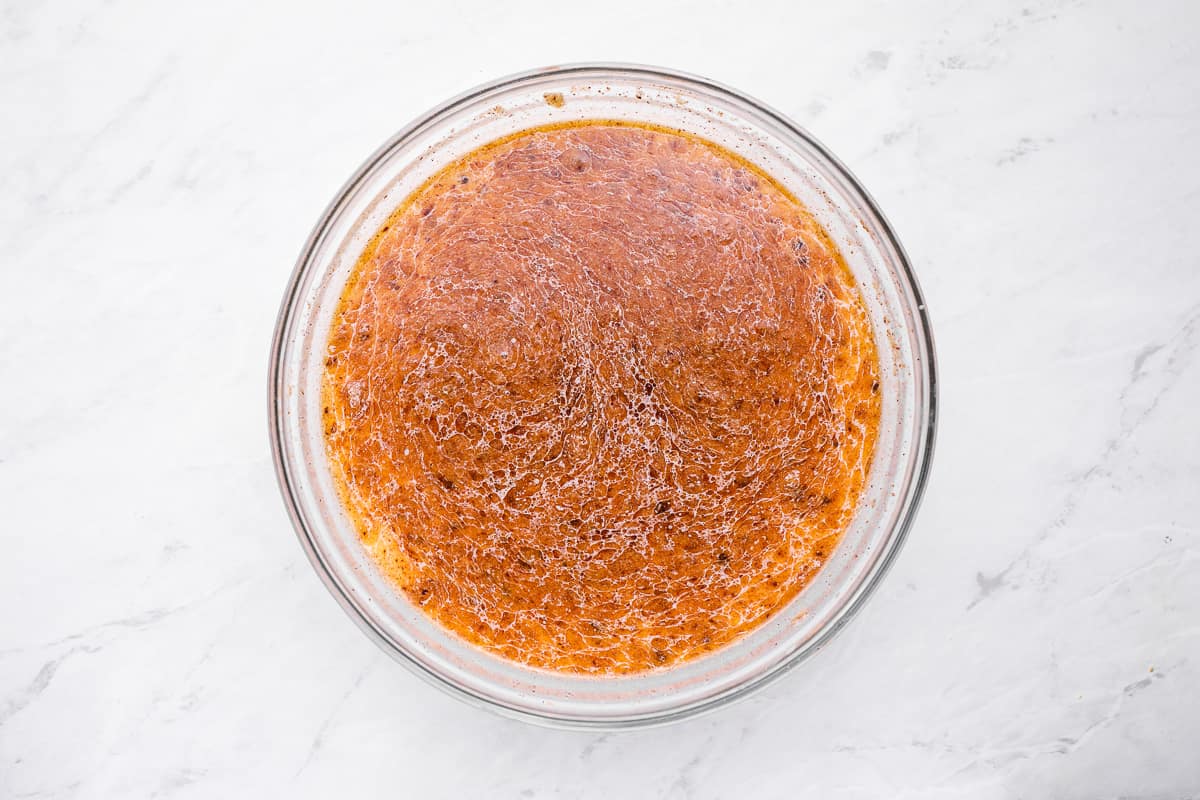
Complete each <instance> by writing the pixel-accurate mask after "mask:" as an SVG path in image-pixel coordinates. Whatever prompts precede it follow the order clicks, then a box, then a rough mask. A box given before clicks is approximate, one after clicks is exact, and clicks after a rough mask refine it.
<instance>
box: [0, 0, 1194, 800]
mask: <svg viewBox="0 0 1200 800" xmlns="http://www.w3.org/2000/svg"><path fill="white" fill-rule="evenodd" d="M309 5H310V4H299V5H297V4H291V3H283V2H275V3H263V4H243V3H234V2H229V1H228V0H218V2H215V3H197V4H176V3H153V2H138V1H137V0H114V1H113V2H105V3H101V2H91V1H89V0H83V1H82V2H63V3H32V2H20V0H18V2H8V3H5V4H4V5H3V7H2V10H0V64H2V66H0V107H2V108H3V109H4V112H5V113H4V117H5V121H4V123H3V125H2V126H0V145H2V146H0V174H2V175H3V176H4V191H3V193H2V194H0V208H2V209H3V213H2V214H0V240H2V241H3V247H2V252H3V261H2V262H0V263H2V268H0V280H2V285H3V291H2V292H0V367H2V368H3V369H2V374H3V376H4V378H3V383H2V386H3V392H0V398H2V399H0V410H2V411H3V414H2V417H0V418H2V419H3V422H2V423H0V507H2V508H3V509H4V512H3V515H2V516H0V536H2V539H3V543H4V551H5V557H4V558H3V559H0V796H2V797H12V798H18V797H21V798H32V797H37V798H51V797H55V798H75V797H79V798H109V797H171V798H191V797H220V798H225V797H243V796H245V797H248V796H268V797H272V796H283V795H286V796H289V797H298V798H299V797H328V796H339V797H385V796H386V797H423V798H442V797H445V798H464V797H466V798H472V797H514V798H559V797H588V798H592V797H595V798H608V797H641V796H646V797H662V798H694V799H696V800H700V799H702V798H737V797H745V796H752V795H753V796H762V797H779V798H783V797H787V798H796V797H806V798H807V797H814V798H877V797H889V798H960V797H980V798H1009V797H1012V798H1100V797H1124V798H1142V800H1150V798H1186V797H1191V798H1194V797H1200V579H1198V576H1200V416H1198V414H1200V411H1198V409H1200V350H1198V346H1200V261H1198V257H1197V252H1200V248H1198V246H1197V244H1198V243H1197V238H1196V237H1197V234H1196V229H1197V219H1198V218H1200V160H1198V156H1197V145H1198V144H1200V45H1198V39H1197V37H1196V35H1195V34H1196V31H1197V29H1198V23H1200V10H1198V9H1200V7H1198V6H1196V5H1195V4H1192V3H1187V2H1173V3H1172V2H1153V3H1148V4H1142V5H1136V4H1130V3H1119V2H1063V0H1024V2H1004V3H990V4H985V3H972V4H967V3H944V2H940V1H939V2H932V1H929V2H927V1H924V0H922V1H921V2H913V3H885V2H875V3H867V4H861V3H825V4H803V5H804V7H803V8H801V4H795V6H794V7H793V4H791V3H787V2H783V1H782V0H779V1H778V2H770V3H763V4H759V5H758V6H757V10H756V11H754V12H753V13H751V12H749V11H747V10H746V9H745V8H743V6H741V5H739V4H734V3H720V4H709V3H701V2H697V1H696V0H668V1H667V2H663V3H652V2H645V0H642V1H641V2H613V3H604V4H601V5H595V4H593V5H592V6H590V7H587V8H586V9H585V10H576V11H572V10H571V9H570V8H569V6H570V5H571V4H566V3H549V2H515V3H483V2H475V3H470V4H466V5H463V6H458V5H456V4H451V3H431V4H419V5H412V6H405V5H404V4H400V3H393V4H373V5H365V4H357V3H349V4H342V3H327V4H321V5H320V6H317V5H316V4H311V5H312V7H309ZM601 59H603V60H621V61H635V62H643V63H656V64H663V65H667V66H672V67H675V68H678V69H683V70H687V71H692V72H697V73H700V74H704V75H708V76H711V77H714V78H716V79H718V80H721V81H723V82H725V83H728V84H731V85H734V86H737V87H739V88H741V89H743V90H744V91H746V92H748V93H750V94H752V95H755V96H757V97H759V98H761V99H763V100H765V101H766V102H768V103H770V104H772V105H774V106H776V107H778V108H780V109H781V110H783V111H784V112H785V113H787V114H790V115H792V116H793V117H794V118H796V119H797V120H799V121H800V122H801V123H802V124H804V125H806V126H807V127H808V128H809V129H810V130H812V131H813V132H814V133H815V134H816V135H817V136H818V137H819V138H821V139H822V140H823V141H824V142H825V143H826V144H828V145H829V146H830V148H831V149H832V150H833V151H834V152H835V153H837V154H838V155H839V156H840V157H841V158H842V159H843V160H844V161H845V162H846V163H847V164H848V165H849V166H850V168H851V169H852V170H853V171H855V173H856V174H857V175H858V176H859V177H860V178H861V179H862V180H863V182H864V183H865V184H866V185H867V186H868V187H869V188H870V190H871V191H872V192H873V193H874V195H875V196H876V198H877V199H878V200H879V202H880V204H881V205H882V207H883V208H884V209H885V211H886V212H887V213H888V214H889V216H890V217H891V219H892V221H893V223H894V224H895V226H896V228H897V230H898V232H899V234H900V236H901V238H902V240H903V241H904V242H905V244H906V246H907V248H908V250H909V253H910V255H911V256H912V259H913V261H914V262H915V264H916V265H917V269H918V272H919V276H920V279H921V281H922V283H923V285H924V289H925V292H926V295H927V299H928V304H929V308H930V310H931V313H932V316H933V322H934V327H935V333H936V336H937V340H938V346H939V363H940V368H941V378H942V385H941V404H942V416H941V426H940V431H939V437H938V438H939V442H938V451H937V455H936V458H935V460H934V470H933V479H932V482H931V484H930V486H929V490H928V493H927V495H926V499H925V503H924V506H923V508H922V510H921V513H920V515H919V518H918V520H917V525H916V527H915V530H914V531H913V534H912V537H911V539H910V541H909V543H908V545H907V546H906V548H905V550H904V552H903V553H902V555H901V557H900V559H899V560H898V562H897V563H896V565H895V568H894V569H893V571H892V572H891V573H890V574H889V576H888V578H887V579H886V581H885V582H884V583H883V585H882V586H881V587H880V589H879V591H878V592H877V594H876V595H875V596H874V598H873V599H872V601H871V602H870V603H869V604H868V606H867V608H866V609H865V610H864V612H863V613H862V614H861V615H860V616H859V617H858V618H857V619H856V620H855V621H854V623H853V624H852V625H851V626H850V627H849V628H848V629H847V630H846V631H845V632H844V634H843V635H841V636H840V637H839V638H838V639H837V640H836V641H835V642H834V643H833V644H832V645H830V646H829V647H828V648H826V649H825V650H823V651H822V652H821V653H819V654H818V655H817V656H816V657H815V658H813V659H812V660H811V661H809V662H808V663H807V664H805V665H804V666H803V667H802V668H801V669H798V670H796V671H795V672H793V673H792V674H790V675H789V676H788V677H786V678H785V679H784V680H782V681H779V682H778V683H776V684H774V685H773V686H771V687H770V688H769V689H767V690H766V691H764V692H762V693H760V694H758V695H756V696H754V697H753V698H751V699H749V700H747V701H745V702H742V703H740V704H737V705H735V706H732V707H729V708H726V709H723V710H721V711H719V712H717V713H714V714H712V715H710V716H706V717H703V718H700V719H696V720H693V721H689V722H685V723H682V724H678V725H675V726H671V727H668V728H663V729H656V730H648V731H640V732H635V733H623V734H602V735H601V734H588V733H571V732H561V731H552V730H544V729H540V728H537V727H532V726H528V725H525V724H522V723H518V722H512V721H507V720H503V719H500V718H498V717H494V716H492V715H489V714H487V713H485V712H482V711H479V710H476V709H473V708H470V707H468V706H467V705H464V704H462V703H459V702H458V701H456V700H454V699H451V698H449V697H447V696H444V695H443V694H441V693H439V692H438V691H436V690H435V689H433V688H430V687H429V686H427V685H426V684H425V683H423V682H422V681H420V680H419V679H417V678H416V677H414V676H412V675H410V674H409V673H408V672H406V671H405V670H404V669H402V668H400V667H399V666H397V665H396V664H394V663H393V662H391V661H390V660H389V659H388V658H387V657H386V656H385V655H384V654H383V653H381V652H380V651H379V650H377V649H376V647H375V646H374V645H373V644H372V643H371V642H369V641H368V640H367V639H366V638H365V637H364V636H363V635H362V634H361V633H360V632H359V631H358V630H357V629H356V628H355V627H354V625H352V624H351V623H350V622H349V620H348V619H347V618H346V617H345V616H344V614H343V613H342V611H341V610H340V609H339V608H338V607H337V605H336V604H335V603H334V601H333V600H332V599H331V598H330V597H329V595H328V594H327V593H326V591H325V589H324V588H323V587H322V585H321V584H320V581H319V580H318V579H317V577H316V576H315V575H314V573H313V571H312V570H311V569H310V567H309V565H308V563H307V562H306V560H305V558H304V556H303V554H302V552H301V549H300V547H299V546H298V545H297V543H296V541H295V537H294V535H293V533H292V530H291V527H290V525H289V523H288V520H287V517H286V515H285V512H284V508H283V505H282V502H281V500H280V497H279V493H278V491H277V489H276V486H275V478H274V474H273V472H272V467H271V461H270V455H269V451H268V445H267V435H266V362H267V351H268V342H269V339H270V334H271V329H272V326H273V323H274V320H275V311H276V307H277V304H278V302H279V298H280V297H281V294H282V291H283V288H284V285H285V282H286V280H287V277H288V275H289V273H290V271H291V268H292V264H293V260H294V258H295V257H296V254H297V253H298V251H299V249H300V246H301V244H302V242H303V240H304V238H305V236H306V235H307V233H308V231H309V229H310V227H311V225H312V224H313V223H314V221H315V220H316V218H317V216H318V214H319V213H320V212H321V210H322V209H323V207H324V205H325V203H326V202H327V201H328V200H329V198H330V197H331V196H332V195H333V193H334V191H335V190H336V189H337V188H338V187H339V186H340V184H341V183H342V181H343V180H344V179H345V178H346V177H347V176H348V175H349V173H350V172H351V171H352V170H353V169H354V168H355V167H356V166H357V165H358V163H359V162H360V161H361V160H362V159H363V158H364V157H365V156H366V155H367V154H368V153H369V152H371V151H372V150H373V149H374V148H375V147H376V146H377V145H378V144H380V143H381V142H382V141H383V140H384V139H385V138H387V136H388V135H390V134H391V133H392V132H393V131H394V130H396V129H397V128H399V127H400V126H401V125H403V124H404V123H405V122H406V121H408V120H409V119H411V118H412V117H413V116H415V115H416V114H418V113H419V112H421V111H423V110H425V109H426V108H428V107H430V106H432V105H434V104H436V103H438V102H439V101H441V100H442V99H444V98H445V97H448V96H450V95H452V94H456V93H458V92H460V91H462V90H464V89H466V88H469V87H471V86H473V85H474V84H477V83H479V82H481V81H484V80H487V79H489V78H492V77H495V76H498V75H501V74H505V73H509V72H513V71H517V70H521V69H525V68H528V67H531V66H537V65H545V64H552V63H560V62H568V61H581V60H601Z"/></svg>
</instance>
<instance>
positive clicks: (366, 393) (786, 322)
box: [323, 122, 879, 673]
mask: <svg viewBox="0 0 1200 800" xmlns="http://www.w3.org/2000/svg"><path fill="white" fill-rule="evenodd" d="M877 371H878V358H877V354H876V350H875V345H874V339H873V337H872V334H871V329H870V325H869V322H868V320H867V316H866V312H865V309H864V307H863V304H862V300H861V297H860V295H859V293H858V290H857V289H856V287H855V286H854V284H853V281H852V279H851V277H850V275H849V272H848V271H847V269H846V268H845V265H844V263H843V262H842V260H841V257H840V255H839V254H838V253H837V252H836V250H835V249H834V246H833V245H832V243H831V242H830V240H829V239H828V237H827V235H826V234H825V233H824V231H823V230H822V229H821V228H820V226H819V225H818V224H817V223H816V222H815V221H814V220H813V219H812V217H811V216H810V215H809V213H808V212H807V211H806V210H805V209H804V207H803V206H801V205H800V204H799V203H798V202H797V201H796V200H794V199H793V198H792V197H790V196H789V195H788V194H787V193H786V192H785V191H784V190H783V189H782V188H781V187H779V186H778V185H777V184H775V183H774V182H773V181H772V180H771V179H769V178H768V177H767V176H765V175H763V174H762V173H760V172H758V171H757V170H756V169H754V168H752V167H750V166H749V165H748V164H747V163H746V162H744V161H742V160H740V159H739V158H738V157H736V156H734V155H733V154H732V153H729V152H727V151H725V150H723V149H721V148H719V147H717V146H716V145H713V144H711V143H707V142H704V141H702V140H699V139H696V138H693V137H691V136H688V135H684V134H680V133H675V132H671V131H666V130H659V129H651V128H644V127H639V126H632V125H623V124H615V123H599V122H595V123H582V124H577V125H572V126H561V127H548V128H542V129H535V130H533V131H526V132H523V133H521V134H517V135H515V136H513V137H510V138H508V139H504V140H501V141H500V142H497V143H494V144H491V145H488V146H487V147H485V148H483V149H481V150H477V151H475V152H474V153H472V154H470V155H469V156H467V157H466V158H465V159H463V160H462V161H460V162H457V163H455V164H452V165H451V166H449V167H447V168H446V169H444V170H443V171H442V172H440V173H439V174H438V175H436V176H435V177H434V178H433V179H431V180H430V181H429V182H428V183H426V184H425V186H423V187H422V188H421V189H419V190H418V191H417V192H416V193H415V194H414V195H413V196H412V197H411V198H410V199H409V200H408V201H406V202H405V203H404V204H403V205H402V206H401V207H400V208H399V209H398V210H397V211H396V212H395V213H394V214H393V215H392V217H391V218H390V219H389V220H388V222H387V224H386V225H385V226H384V227H383V228H382V229H381V231H380V232H379V233H378V235H377V236H376V237H375V238H374V240H373V241H372V242H371V244H370V245H369V246H368V247H367V249H366V251H365V253H364V254H363V256H362V258H361V260H360V262H359V264H358V266H357V267H356V270H355V272H354V274H353V276H352V277H351V279H350V281H349V283H348V284H347V287H346V289H345V292H344V294H343V297H342V300H341V304H340V306H339V308H338V311H337V313H336V315H335V318H334V322H333V326H332V330H331V336H330V340H329V353H328V358H327V360H326V369H325V376H324V385H323V406H324V425H325V433H326V439H327V446H328V453H329V456H330V460H331V463H332V465H333V470H334V475H335V479H336V481H337V482H338V484H339V489H340V491H341V493H342V496H343V500H344V502H345V503H346V504H347V508H348V509H349V511H350V512H351V515H352V517H353V518H354V519H355V520H356V523H357V525H358V528H359V531H360V534H361V536H362V539H363V542H364V544H365V546H366V547H367V548H368V549H369V551H370V552H371V554H372V556H373V557H374V559H375V561H376V562H377V563H378V565H379V566H380V568H381V569H382V570H383V571H384V572H385V573H386V574H387V575H388V576H389V577H390V579H391V580H392V581H393V582H394V583H395V585H396V586H397V587H399V588H400V589H401V590H402V591H403V592H405V593H406V594H407V595H408V596H409V597H410V598H411V599H412V601H413V602H415V603H416V604H418V605H419V606H420V607H421V608H422V609H424V611H425V612H426V613H428V614H429V615H430V616H432V617H433V618H434V619H435V620H437V621H438V622H440V623H441V624H442V625H444V626H445V627H447V628H449V629H451V630H452V631H454V632H455V633H457V634H459V635H460V636H462V637H464V638H466V639H467V640H469V641H471V642H474V643H475V644H477V645H480V646H482V647H485V648H487V649H489V650H491V651H493V652H495V653H497V654H499V655H501V656H504V657H507V658H510V659H513V660H516V661H519V662H523V663H525V664H529V665H533V666H537V667H543V668H548V669H554V670H563V671H567V672H582V673H628V672H637V671H641V670H646V669H652V668H656V667H662V666H667V665H670V664H674V663H677V662H680V661H682V660H685V659H688V658H691V657H694V656H696V655H698V654H701V653H703V652H706V651H709V650H712V649H714V648H716V647H719V646H721V645H723V644H726V643H728V642H730V641H731V640H733V639H734V638H736V637H738V636H739V635H741V634H743V633H744V632H746V631H748V630H750V629H752V628H754V627H756V626H758V625H760V624H761V623H763V622H764V621H765V620H766V619H767V618H768V617H769V616H770V615H771V614H772V613H773V612H775V611H777V610H778V609H780V608H781V607H783V606H784V605H785V604H786V603H787V602H788V601H789V600H790V599H791V598H793V597H794V596H795V595H796V593H797V592H798V591H799V590H800V589H801V588H803V587H804V585H805V584H806V583H808V582H809V581H810V580H811V579H812V577H813V576H814V574H815V573H816V572H817V571H818V570H819V569H820V567H821V565H822V564H823V563H824V560H825V559H826V558H827V557H828V555H829V554H830V553H831V552H832V549H833V548H834V546H835V545H836V543H837V541H838V538H839V537H840V535H841V533H842V531H843V530H844V529H845V527H846V525H847V524H848V522H849V521H850V518H851V516H852V514H853V511H854V508H855V503H856V500H857V498H858V496H859V494H860V492H861V490H862V488H863V485H864V482H865V480H866V476H867V471H868V468H869V464H870V460H871V454H872V452H873V448H874V443H875V437H876V430H877V427H878V420H879V398H878V388H879V384H878V380H877V378H878V375H877Z"/></svg>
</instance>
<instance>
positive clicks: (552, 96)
mask: <svg viewBox="0 0 1200 800" xmlns="http://www.w3.org/2000/svg"><path fill="white" fill-rule="evenodd" d="M542 99H543V100H545V101H546V103H547V104H548V105H552V106H554V107H555V108H562V107H563V106H564V105H566V102H567V101H566V99H565V98H564V97H563V94H562V92H546V93H545V94H544V95H542Z"/></svg>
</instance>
